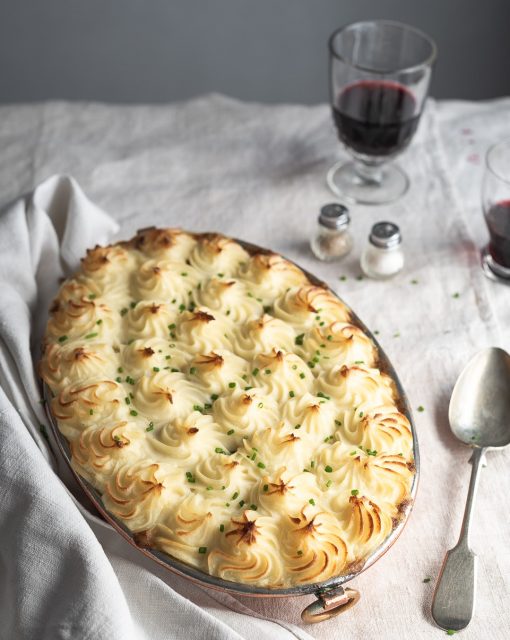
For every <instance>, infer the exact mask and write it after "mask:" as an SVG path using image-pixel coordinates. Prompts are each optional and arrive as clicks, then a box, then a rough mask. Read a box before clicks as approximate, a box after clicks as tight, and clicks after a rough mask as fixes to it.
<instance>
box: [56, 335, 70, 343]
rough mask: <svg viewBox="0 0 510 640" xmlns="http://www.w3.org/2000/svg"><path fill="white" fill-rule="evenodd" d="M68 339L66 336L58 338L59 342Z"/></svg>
mask: <svg viewBox="0 0 510 640" xmlns="http://www.w3.org/2000/svg"><path fill="white" fill-rule="evenodd" d="M68 339H69V338H68V337H67V336H60V338H59V339H58V341H59V342H65V341H66V340H68Z"/></svg>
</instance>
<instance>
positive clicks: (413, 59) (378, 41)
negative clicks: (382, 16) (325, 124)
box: [327, 20, 436, 204]
mask: <svg viewBox="0 0 510 640" xmlns="http://www.w3.org/2000/svg"><path fill="white" fill-rule="evenodd" d="M435 58H436V45H435V44H434V42H433V41H432V40H431V39H430V38H429V37H428V36H427V35H425V34H424V33H422V32H421V31H419V30H418V29H415V28H413V27H410V26H407V25H405V24H400V23H398V22H390V21H387V20H373V21H369V22H357V23H354V24H351V25H348V26H346V27H342V28H340V29H338V30H337V31H335V32H334V33H333V35H332V36H331V38H330V40H329V59H330V91H331V106H332V108H333V117H334V120H335V125H336V128H337V131H338V137H339V138H340V141H341V142H343V143H344V145H345V146H346V148H347V150H348V151H349V153H350V154H351V156H352V157H353V161H351V162H347V163H344V162H338V163H337V164H335V165H334V166H333V167H332V168H331V169H330V171H329V173H328V176H327V181H328V185H329V186H330V188H331V189H332V191H333V192H334V193H335V194H336V195H338V196H340V197H341V198H348V199H350V200H353V201H355V202H360V203H365V204H384V203H387V202H392V201H393V200H396V199H397V198H399V197H400V196H401V195H402V194H404V193H405V192H406V191H407V188H408V186H409V179H408V177H407V175H406V174H405V173H404V172H403V171H402V170H401V169H399V168H398V167H397V166H395V165H393V164H389V163H388V160H390V159H392V158H394V157H395V156H396V155H397V154H398V153H400V152H401V151H402V150H403V149H405V148H406V146H407V145H408V144H409V142H410V141H411V139H412V137H413V135H414V132H415V131H416V129H417V127H418V122H419V120H420V116H421V113H422V111H423V107H424V104H425V100H426V98H427V92H428V88H429V83H430V77H431V74H432V66H433V63H434V60H435Z"/></svg>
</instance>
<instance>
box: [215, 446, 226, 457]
mask: <svg viewBox="0 0 510 640" xmlns="http://www.w3.org/2000/svg"><path fill="white" fill-rule="evenodd" d="M214 451H215V452H216V453H222V454H223V455H225V456H228V455H229V454H228V452H227V451H225V449H222V448H221V447H216V449H215V450H214Z"/></svg>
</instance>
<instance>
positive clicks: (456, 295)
mask: <svg viewBox="0 0 510 640" xmlns="http://www.w3.org/2000/svg"><path fill="white" fill-rule="evenodd" d="M452 298H460V293H458V292H456V293H454V294H453V295H452Z"/></svg>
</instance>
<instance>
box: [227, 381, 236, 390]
mask: <svg viewBox="0 0 510 640" xmlns="http://www.w3.org/2000/svg"><path fill="white" fill-rule="evenodd" d="M235 386H236V383H235V382H229V383H228V388H229V389H234V388H235Z"/></svg>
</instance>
